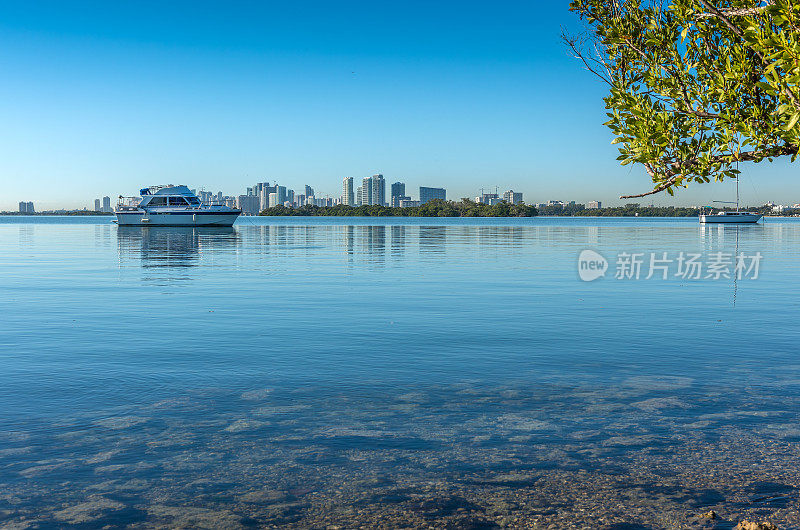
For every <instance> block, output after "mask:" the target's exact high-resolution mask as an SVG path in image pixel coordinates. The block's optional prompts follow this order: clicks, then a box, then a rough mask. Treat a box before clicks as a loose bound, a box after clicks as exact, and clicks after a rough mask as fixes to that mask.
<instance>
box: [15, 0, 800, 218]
mask: <svg viewBox="0 0 800 530" xmlns="http://www.w3.org/2000/svg"><path fill="white" fill-rule="evenodd" d="M187 13H190V15H187ZM154 15H156V16H154ZM220 21H224V24H220ZM562 27H564V28H566V29H568V30H576V29H578V27H579V21H577V20H576V17H575V16H574V15H573V14H571V13H569V12H568V10H567V6H566V5H561V4H559V5H551V4H545V5H534V4H526V3H523V2H512V3H510V4H507V5H505V6H504V8H503V9H494V10H489V9H485V8H481V7H480V6H478V5H472V4H466V5H465V4H462V3H459V4H456V3H450V2H441V3H437V4H435V5H431V4H422V3H413V2H412V3H410V4H407V5H405V6H404V7H403V9H397V10H395V9H389V8H388V7H387V6H383V5H378V4H367V3H361V2H355V3H349V4H345V5H335V6H334V5H330V4H326V3H324V2H309V3H304V4H297V5H291V6H284V7H282V8H278V7H277V6H276V5H273V4H269V3H244V2H233V3H232V4H229V5H228V6H227V7H226V8H220V7H219V6H213V7H211V6H203V5H197V4H188V3H184V2H175V3H170V4H159V3H149V2H143V3H139V4H135V5H130V6H124V5H118V4H107V5H104V6H103V8H102V9H100V8H98V7H97V5H94V4H91V3H88V2H82V1H80V0H79V1H78V2H75V3H71V4H69V5H66V4H59V3H44V4H38V3H34V4H31V3H17V4H14V5H9V6H7V9H6V11H5V13H4V17H3V20H2V21H0V28H2V29H3V31H2V32H0V44H2V46H0V60H1V61H3V64H4V71H5V72H6V76H5V81H4V83H3V85H2V86H0V94H1V95H2V96H4V97H2V98H0V109H2V112H3V114H4V123H5V124H6V128H5V131H6V132H5V134H4V136H3V142H0V145H2V147H0V155H2V156H0V175H2V179H3V183H4V184H5V189H4V192H5V193H4V194H3V197H2V198H0V209H2V210H13V209H16V205H17V202H18V201H20V200H26V201H33V202H35V203H37V204H39V205H41V208H43V209H48V208H83V207H85V206H86V197H92V196H97V194H101V195H108V196H110V197H116V196H118V195H131V194H133V193H135V192H136V191H137V190H138V189H139V188H141V187H143V186H149V185H154V184H165V183H170V182H173V183H174V182H181V183H185V184H186V185H188V186H191V187H192V188H196V189H203V188H204V189H215V190H216V189H221V188H222V189H224V191H225V193H227V194H233V193H236V192H237V191H238V190H239V189H241V188H243V187H245V186H247V185H249V184H248V183H250V182H254V181H256V180H266V179H269V180H278V181H280V182H285V183H286V185H287V186H288V187H290V188H293V189H295V190H298V191H299V189H300V188H299V186H300V185H302V184H303V182H309V181H314V182H317V183H319V185H320V188H319V189H318V190H317V194H327V195H330V196H334V197H335V196H339V194H340V190H339V188H340V186H341V181H342V178H343V177H344V176H347V175H353V176H357V174H356V171H359V172H361V171H363V174H367V175H369V174H376V173H383V174H384V175H387V176H390V177H389V178H390V180H391V181H394V177H393V176H394V175H400V176H402V178H403V179H404V181H405V182H406V184H407V185H408V186H409V189H416V188H417V187H419V186H426V185H428V184H429V183H431V182H434V183H436V184H435V185H440V186H443V187H445V188H447V189H448V194H449V195H450V196H451V197H472V196H474V195H475V191H474V190H478V189H480V188H487V189H491V188H494V187H495V186H499V187H500V189H510V188H513V189H514V190H518V191H520V192H522V193H524V194H525V196H526V197H532V198H536V200H550V199H557V198H562V199H567V198H569V199H570V200H572V199H574V200H577V201H581V202H587V201H590V200H601V201H603V202H604V203H606V204H609V205H613V204H624V203H625V202H628V201H625V200H620V199H618V196H619V195H623V194H629V193H639V192H644V191H647V190H648V189H651V188H652V186H651V183H650V181H649V178H648V177H647V176H646V173H645V171H644V170H643V168H641V167H636V166H627V167H621V166H619V164H618V162H617V161H616V157H617V154H618V153H617V150H616V147H615V146H613V145H611V140H612V139H613V136H612V134H611V132H610V131H608V130H607V128H606V127H604V126H603V122H605V121H606V120H607V117H606V115H605V112H606V110H605V108H604V104H603V101H602V98H603V96H604V95H605V93H606V87H605V86H603V85H602V83H600V82H599V81H597V80H596V79H594V78H593V77H592V76H591V74H589V73H587V72H585V71H584V70H583V69H582V67H581V65H580V63H579V62H578V61H576V60H575V59H573V58H571V57H570V56H569V54H568V53H567V51H566V49H565V47H564V45H563V44H562V42H561V40H560V32H561V28H562ZM476 35H477V36H479V37H480V38H476ZM54 87H57V90H55V89H54ZM377 131H381V132H380V133H377ZM369 168H373V169H372V170H371V171H369V170H368V171H364V169H369ZM742 170H743V171H744V174H743V175H742V178H743V182H742V199H743V202H744V203H747V204H763V203H765V202H767V201H770V200H771V201H774V202H783V203H796V202H800V190H797V189H796V185H795V180H794V179H795V175H796V173H797V171H796V166H795V167H794V168H793V167H792V166H791V165H790V164H789V162H788V161H786V160H781V161H776V162H775V163H773V164H768V163H764V164H759V165H753V164H744V165H743V166H742ZM358 178H359V177H357V178H356V181H358ZM222 184H224V185H222ZM731 196H733V186H732V185H731V183H729V182H725V183H722V184H707V185H692V186H691V187H690V188H689V189H688V190H678V191H677V193H676V196H675V197H668V196H665V195H663V194H661V195H659V196H656V197H653V198H649V199H646V200H647V202H653V203H655V204H660V205H687V204H702V203H708V202H710V201H712V200H728V198H729V197H731Z"/></svg>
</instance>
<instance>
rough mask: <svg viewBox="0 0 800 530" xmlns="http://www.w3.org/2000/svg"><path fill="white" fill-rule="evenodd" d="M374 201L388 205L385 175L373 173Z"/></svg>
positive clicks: (381, 204)
mask: <svg viewBox="0 0 800 530" xmlns="http://www.w3.org/2000/svg"><path fill="white" fill-rule="evenodd" d="M371 199H372V202H370V204H377V205H379V206H386V180H384V178H383V175H381V174H377V175H372V197H371Z"/></svg>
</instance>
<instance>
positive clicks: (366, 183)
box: [359, 177, 373, 206]
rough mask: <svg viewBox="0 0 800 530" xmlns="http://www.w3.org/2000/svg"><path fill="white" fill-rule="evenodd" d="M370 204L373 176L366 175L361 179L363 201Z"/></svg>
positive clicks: (362, 202)
mask: <svg viewBox="0 0 800 530" xmlns="http://www.w3.org/2000/svg"><path fill="white" fill-rule="evenodd" d="M359 204H365V205H367V206H369V205H370V204H373V203H372V177H364V178H363V179H362V180H361V202H360V203H359Z"/></svg>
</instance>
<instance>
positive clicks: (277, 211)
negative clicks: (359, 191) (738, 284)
mask: <svg viewBox="0 0 800 530" xmlns="http://www.w3.org/2000/svg"><path fill="white" fill-rule="evenodd" d="M724 210H727V211H732V209H731V208H724ZM741 210H743V211H750V212H756V213H761V214H762V215H771V214H772V213H773V212H772V211H771V210H770V209H769V208H764V207H762V208H742V209H741ZM793 213H795V214H798V213H800V211H798V212H794V211H785V212H784V213H783V214H782V215H783V216H786V217H792V216H793ZM258 215H259V216H266V217H537V216H546V217H698V216H699V215H700V208H696V207H681V206H677V207H676V206H640V205H639V204H635V203H632V204H627V205H625V206H614V207H610V208H591V209H590V208H586V207H585V206H584V205H583V204H567V205H563V206H561V205H554V206H544V207H539V208H537V207H534V206H528V205H525V204H508V203H505V202H501V203H499V204H494V205H488V204H479V203H474V202H472V201H463V200H462V201H461V202H454V201H442V200H435V201H430V202H428V203H426V204H424V205H422V206H415V207H409V208H396V207H389V206H379V205H370V206H344V205H336V206H302V207H300V208H289V207H287V206H274V207H272V208H267V209H265V210H262V211H261V212H260V213H259V214H258Z"/></svg>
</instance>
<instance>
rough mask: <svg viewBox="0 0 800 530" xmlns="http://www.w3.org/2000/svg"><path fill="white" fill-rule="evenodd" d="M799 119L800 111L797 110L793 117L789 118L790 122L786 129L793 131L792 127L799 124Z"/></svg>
mask: <svg viewBox="0 0 800 530" xmlns="http://www.w3.org/2000/svg"><path fill="white" fill-rule="evenodd" d="M797 120H800V112H795V113H794V115H793V116H792V118H791V119H790V120H789V124H788V125H787V126H786V129H784V130H786V131H791V130H792V128H793V127H794V126H795V125H796V124H797Z"/></svg>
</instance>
